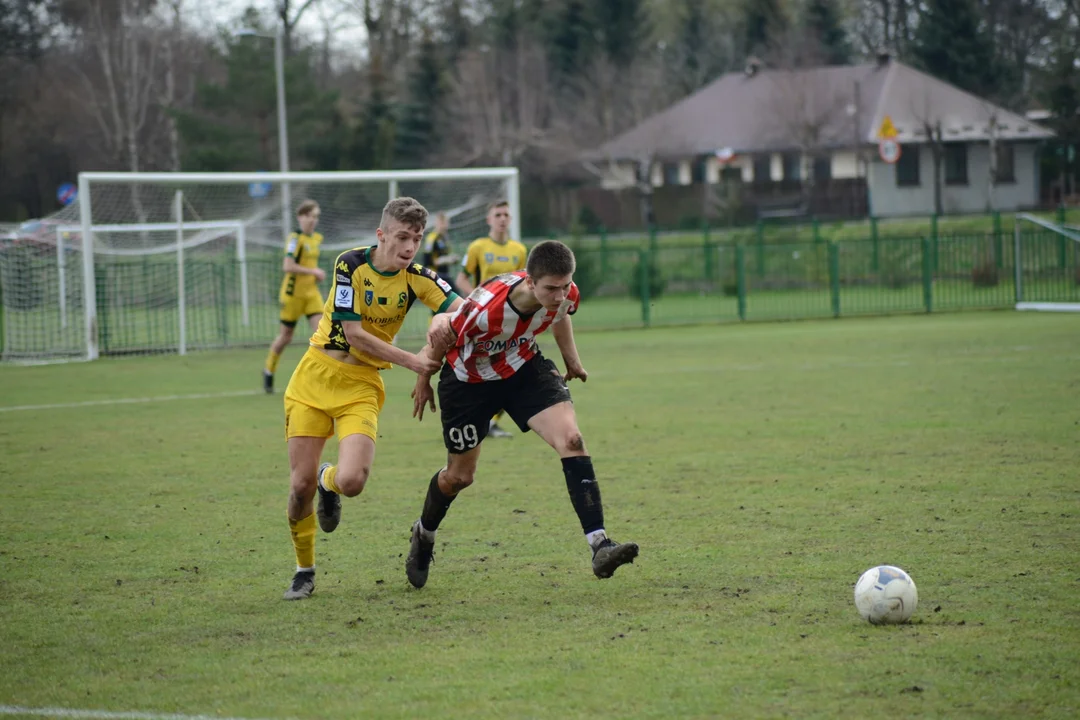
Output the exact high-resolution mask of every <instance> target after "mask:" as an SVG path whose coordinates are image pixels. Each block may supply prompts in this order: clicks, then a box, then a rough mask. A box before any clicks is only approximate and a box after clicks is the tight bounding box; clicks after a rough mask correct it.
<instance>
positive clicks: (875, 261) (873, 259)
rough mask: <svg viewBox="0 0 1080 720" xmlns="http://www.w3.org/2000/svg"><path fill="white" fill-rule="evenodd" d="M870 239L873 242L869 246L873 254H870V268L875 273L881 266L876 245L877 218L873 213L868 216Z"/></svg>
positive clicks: (879, 254) (879, 253) (878, 249)
mask: <svg viewBox="0 0 1080 720" xmlns="http://www.w3.org/2000/svg"><path fill="white" fill-rule="evenodd" d="M870 240H871V241H872V242H873V243H874V245H873V247H872V248H871V251H872V253H873V254H872V255H871V256H870V270H872V271H873V272H875V273H876V272H877V271H878V268H880V267H881V251H880V248H879V247H878V231H877V218H876V217H874V216H873V215H871V216H870Z"/></svg>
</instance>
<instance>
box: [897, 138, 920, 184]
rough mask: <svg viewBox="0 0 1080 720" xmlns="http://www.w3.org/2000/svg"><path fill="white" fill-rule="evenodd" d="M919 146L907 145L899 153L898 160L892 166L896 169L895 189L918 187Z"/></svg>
mask: <svg viewBox="0 0 1080 720" xmlns="http://www.w3.org/2000/svg"><path fill="white" fill-rule="evenodd" d="M921 147H922V146H921V145H908V146H907V149H906V150H904V149H902V150H901V151H900V159H899V160H897V161H896V164H895V165H894V166H893V167H895V168H896V187H918V186H919V184H920V182H919V149H920V148H921Z"/></svg>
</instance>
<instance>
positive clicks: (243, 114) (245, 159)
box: [174, 16, 337, 172]
mask: <svg viewBox="0 0 1080 720" xmlns="http://www.w3.org/2000/svg"><path fill="white" fill-rule="evenodd" d="M255 20H256V18H254V17H250V16H246V17H245V22H249V23H250V24H251V25H252V26H255V27H257V24H255ZM222 39H223V42H224V44H225V50H224V53H222V55H221V57H220V61H221V63H222V65H223V66H224V68H225V78H224V81H223V82H205V83H202V84H200V85H199V86H198V88H197V90H196V99H195V107H194V109H193V110H191V111H187V112H180V111H177V112H175V113H174V117H175V118H176V120H177V129H178V130H179V132H180V137H181V142H182V145H183V148H184V152H183V158H182V163H183V167H184V169H185V170H193V171H194V170H203V171H215V172H226V171H243V170H269V169H272V168H277V167H278V166H279V164H280V159H279V157H278V131H277V84H276V78H275V75H274V63H273V52H274V49H273V43H271V42H269V41H265V40H261V39H259V38H248V37H241V38H234V37H231V36H224V37H223V38H222ZM312 67H313V57H312V53H311V50H310V49H308V48H302V49H297V50H295V51H294V54H293V56H292V57H290V58H288V59H287V60H286V62H285V98H286V103H285V105H286V111H287V118H286V120H287V127H288V133H289V140H290V143H289V145H290V148H294V150H293V156H292V157H290V160H291V161H296V160H299V162H292V163H291V165H294V166H299V167H301V168H302V167H310V166H311V165H313V164H315V163H314V162H313V158H312V157H309V156H308V152H309V151H315V152H316V153H320V151H319V147H318V141H319V139H320V138H324V137H325V136H326V135H327V133H328V131H330V130H332V128H333V124H334V114H335V113H336V112H337V109H336V104H337V95H336V93H333V92H324V91H321V90H319V89H318V84H317V83H316V82H315V78H314V73H313V70H312ZM316 162H317V161H316Z"/></svg>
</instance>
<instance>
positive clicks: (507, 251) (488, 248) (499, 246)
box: [461, 237, 529, 285]
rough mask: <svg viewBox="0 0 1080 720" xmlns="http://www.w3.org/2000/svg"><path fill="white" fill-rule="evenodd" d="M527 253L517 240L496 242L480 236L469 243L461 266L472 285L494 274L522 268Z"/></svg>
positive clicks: (486, 279)
mask: <svg viewBox="0 0 1080 720" xmlns="http://www.w3.org/2000/svg"><path fill="white" fill-rule="evenodd" d="M528 254H529V253H528V252H527V251H526V250H525V246H524V245H522V244H521V243H519V242H518V241H517V240H507V241H506V242H504V243H497V242H495V241H494V240H492V239H491V238H489V237H482V238H477V239H476V240H473V241H472V242H471V243H469V249H468V251H467V252H466V253H465V259H464V260H462V262H461V267H462V268H464V269H465V274H466V275H468V276H469V277H470V278H471V279H472V281H473V285H480V284H482V283H485V282H487V281H488V280H490V279H491V278H493V277H495V276H496V275H502V274H503V273H508V272H514V271H515V270H524V269H525V259H526V257H528Z"/></svg>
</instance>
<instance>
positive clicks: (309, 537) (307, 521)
mask: <svg viewBox="0 0 1080 720" xmlns="http://www.w3.org/2000/svg"><path fill="white" fill-rule="evenodd" d="M289 532H290V533H292V544H293V549H294V550H296V567H298V568H313V567H315V513H311V514H310V515H308V516H307V517H306V518H304V519H303V520H293V519H292V518H289Z"/></svg>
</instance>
